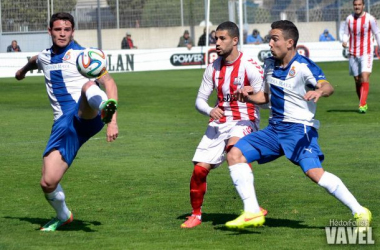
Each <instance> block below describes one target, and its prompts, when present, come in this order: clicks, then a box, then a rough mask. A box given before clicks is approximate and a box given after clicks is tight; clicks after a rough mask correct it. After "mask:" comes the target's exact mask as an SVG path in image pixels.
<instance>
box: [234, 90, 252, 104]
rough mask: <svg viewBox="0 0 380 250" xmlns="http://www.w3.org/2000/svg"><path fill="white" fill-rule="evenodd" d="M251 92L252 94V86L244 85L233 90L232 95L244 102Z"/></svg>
mask: <svg viewBox="0 0 380 250" xmlns="http://www.w3.org/2000/svg"><path fill="white" fill-rule="evenodd" d="M251 94H253V88H252V86H244V87H243V88H241V89H237V90H236V91H235V92H234V97H235V99H236V100H237V101H239V102H246V101H247V100H248V99H249V95H251Z"/></svg>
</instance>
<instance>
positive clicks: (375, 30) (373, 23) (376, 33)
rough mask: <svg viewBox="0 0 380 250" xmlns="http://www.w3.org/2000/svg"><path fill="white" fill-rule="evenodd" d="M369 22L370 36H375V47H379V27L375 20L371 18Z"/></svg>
mask: <svg viewBox="0 0 380 250" xmlns="http://www.w3.org/2000/svg"><path fill="white" fill-rule="evenodd" d="M369 22H370V24H371V31H372V34H373V35H374V36H375V38H376V42H377V45H378V46H379V47H380V29H379V26H377V22H376V18H374V17H373V16H371V19H370V21H369Z"/></svg>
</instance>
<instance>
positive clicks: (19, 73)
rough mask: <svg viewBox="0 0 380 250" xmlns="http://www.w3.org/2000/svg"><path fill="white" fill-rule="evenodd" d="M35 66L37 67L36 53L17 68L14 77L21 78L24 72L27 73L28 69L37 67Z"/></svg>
mask: <svg viewBox="0 0 380 250" xmlns="http://www.w3.org/2000/svg"><path fill="white" fill-rule="evenodd" d="M37 68H38V65H37V55H36V56H33V57H32V58H30V59H29V61H28V62H27V63H26V64H25V66H24V67H22V68H21V69H19V70H17V72H16V74H15V77H16V79H17V80H22V79H24V78H25V75H26V73H28V71H29V70H32V69H37Z"/></svg>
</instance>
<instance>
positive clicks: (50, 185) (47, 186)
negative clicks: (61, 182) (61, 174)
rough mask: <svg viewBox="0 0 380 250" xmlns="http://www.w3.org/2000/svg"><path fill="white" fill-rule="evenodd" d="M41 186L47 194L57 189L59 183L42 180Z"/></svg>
mask: <svg viewBox="0 0 380 250" xmlns="http://www.w3.org/2000/svg"><path fill="white" fill-rule="evenodd" d="M40 186H41V188H42V190H43V191H44V192H45V193H51V192H53V191H54V190H55V189H56V188H57V186H58V182H54V181H48V180H45V179H44V178H41V181H40Z"/></svg>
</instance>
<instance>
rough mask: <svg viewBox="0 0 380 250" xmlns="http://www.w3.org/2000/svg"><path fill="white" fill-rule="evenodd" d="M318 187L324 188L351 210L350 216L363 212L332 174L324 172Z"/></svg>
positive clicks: (342, 184) (337, 178) (340, 181)
mask: <svg viewBox="0 0 380 250" xmlns="http://www.w3.org/2000/svg"><path fill="white" fill-rule="evenodd" d="M318 185H319V186H321V187H324V188H325V189H326V190H327V192H329V193H330V194H332V195H333V196H335V198H337V199H338V200H340V201H341V202H342V203H343V204H344V205H346V206H347V207H348V208H349V209H351V211H352V214H355V213H362V212H364V209H363V207H362V206H361V205H360V204H359V202H358V201H357V200H356V198H355V197H354V196H353V195H352V194H351V192H350V191H349V190H348V189H347V187H346V186H345V185H344V183H343V182H342V180H341V179H340V178H339V177H337V176H336V175H334V174H331V173H329V172H326V171H325V172H324V173H323V175H322V177H321V179H320V180H319V182H318Z"/></svg>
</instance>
